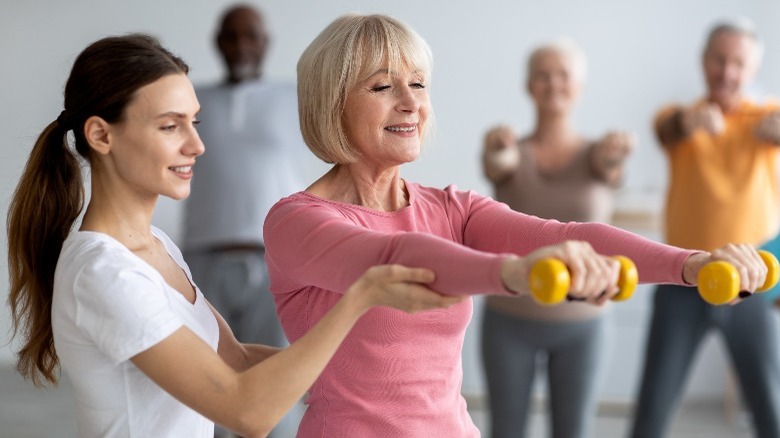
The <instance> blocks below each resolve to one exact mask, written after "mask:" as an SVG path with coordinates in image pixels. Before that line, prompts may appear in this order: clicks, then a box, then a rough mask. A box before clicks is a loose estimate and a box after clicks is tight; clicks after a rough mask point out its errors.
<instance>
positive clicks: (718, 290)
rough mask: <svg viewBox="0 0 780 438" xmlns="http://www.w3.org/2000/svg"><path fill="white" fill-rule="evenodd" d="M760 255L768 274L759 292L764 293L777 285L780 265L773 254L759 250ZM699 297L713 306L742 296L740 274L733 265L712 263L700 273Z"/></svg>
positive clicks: (722, 262) (705, 266)
mask: <svg viewBox="0 0 780 438" xmlns="http://www.w3.org/2000/svg"><path fill="white" fill-rule="evenodd" d="M758 255H760V256H761V260H763V261H764V264H766V267H767V269H768V272H767V274H766V280H764V285H763V286H761V287H760V288H759V289H758V291H757V292H764V291H766V290H769V289H771V288H772V287H774V286H775V285H776V284H777V280H778V278H779V277H780V264H778V262H777V258H775V256H774V255H772V253H771V252H768V251H764V250H759V251H758ZM699 295H701V297H702V298H703V299H704V301H706V302H708V303H710V304H713V305H716V306H718V305H721V304H726V303H729V302H731V301H732V300H734V299H735V298H737V296H738V295H740V291H739V273H738V272H737V268H735V267H734V265H732V264H731V263H728V262H724V261H717V262H710V263H707V264H706V265H704V267H703V268H701V270H700V271H699Z"/></svg>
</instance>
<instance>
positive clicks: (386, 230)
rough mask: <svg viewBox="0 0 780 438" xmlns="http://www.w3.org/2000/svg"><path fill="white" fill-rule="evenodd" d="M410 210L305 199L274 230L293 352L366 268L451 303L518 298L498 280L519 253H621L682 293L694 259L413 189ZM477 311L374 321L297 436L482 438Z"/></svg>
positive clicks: (276, 211)
mask: <svg viewBox="0 0 780 438" xmlns="http://www.w3.org/2000/svg"><path fill="white" fill-rule="evenodd" d="M404 183H405V186H406V189H407V191H408V194H409V206H408V207H405V208H402V209H400V210H398V211H394V212H383V211H376V210H371V209H368V208H365V207H361V206H358V205H351V204H345V203H340V202H334V201H329V200H326V199H322V198H319V197H316V196H314V195H311V194H308V193H305V192H300V193H296V194H294V195H291V196H289V197H287V198H284V199H282V200H281V201H279V202H278V203H277V204H276V205H275V206H274V207H273V208H272V209H271V211H270V213H269V215H268V218H267V219H266V222H265V226H264V238H265V244H266V260H267V262H268V268H269V271H270V278H271V291H272V292H273V294H274V298H275V301H276V306H277V312H278V314H279V318H280V320H281V323H282V326H283V327H284V330H285V332H286V334H287V337H288V338H289V339H290V341H291V342H294V341H296V340H297V339H298V338H300V337H301V336H303V335H304V334H305V333H306V332H307V331H308V330H309V329H310V328H311V327H312V326H313V325H314V324H315V323H317V321H319V319H320V318H322V316H323V315H324V314H325V313H326V312H328V310H329V309H330V308H331V307H333V305H334V304H335V303H336V302H337V301H338V300H339V298H340V297H341V295H342V294H343V293H344V291H346V290H347V288H348V287H349V286H350V285H351V284H352V283H353V282H355V280H357V279H358V277H360V275H362V274H363V273H364V272H365V271H366V269H368V268H369V267H371V266H375V265H380V264H389V263H396V264H401V265H406V266H412V267H426V268H430V269H432V270H433V271H434V272H435V273H436V280H435V282H434V283H432V284H431V288H432V289H434V290H436V291H438V292H440V293H442V294H468V295H473V294H510V292H509V291H507V290H506V289H505V288H504V286H503V284H502V281H501V278H500V273H499V271H500V267H501V263H502V261H503V260H504V258H505V257H506V256H507V254H509V253H513V254H517V255H520V256H523V255H525V254H527V253H529V252H531V251H533V250H534V249H537V248H540V247H543V246H547V245H552V244H556V243H560V242H563V241H566V240H585V241H589V242H590V243H591V244H592V245H593V247H594V248H595V249H596V251H598V252H599V253H602V254H607V255H614V254H623V255H626V256H628V257H630V258H631V259H633V260H634V262H635V263H636V265H637V268H638V270H639V273H640V281H641V282H645V283H673V284H683V280H682V266H683V263H684V261H685V259H686V258H687V257H688V256H689V255H690V254H692V253H693V251H685V250H681V249H678V248H675V247H672V246H668V245H665V244H661V243H657V242H654V241H651V240H648V239H645V238H642V237H640V236H637V235H635V234H631V233H628V232H626V231H623V230H620V229H618V228H614V227H611V226H609V225H604V224H596V223H575V222H570V223H561V222H557V221H554V220H543V219H540V218H537V217H534V216H529V215H524V214H522V213H517V212H514V211H512V210H510V209H509V208H508V207H507V206H506V205H505V204H502V203H499V202H496V201H494V200H492V199H490V198H487V197H483V196H480V195H478V194H476V193H474V192H463V191H458V190H457V188H455V187H452V186H450V187H448V188H446V189H444V190H441V189H433V188H428V187H423V186H420V185H418V184H414V183H409V182H406V181H404ZM471 314H472V301H471V300H466V301H464V302H462V303H460V304H458V305H455V306H452V307H450V308H448V309H439V310H431V311H426V312H422V313H418V314H414V315H410V314H407V313H404V312H402V311H399V310H395V309H391V308H385V307H377V308H374V309H371V310H370V311H369V312H367V313H366V314H365V315H364V316H363V317H362V318H361V319H360V320H359V321H358V322H357V324H356V325H355V327H354V328H353V329H352V331H351V332H350V334H349V335H348V336H347V338H346V339H345V340H344V342H343V344H342V345H341V347H340V348H339V349H338V351H337V352H336V354H335V356H334V357H333V359H332V360H331V361H330V363H329V364H328V365H327V367H326V368H325V370H324V371H323V373H322V375H321V376H320V377H319V378H318V379H317V381H316V382H315V384H314V385H313V386H312V388H311V389H310V392H309V396H308V397H307V400H306V403H307V404H308V405H309V407H308V409H307V411H306V413H305V415H304V417H303V420H302V422H301V425H300V428H299V430H298V436H299V437H303V438H309V437H328V438H331V437H393V438H395V437H405V438H415V437H419V438H436V437H442V438H461V437H478V436H479V431H478V429H477V428H476V427H475V426H474V423H473V422H472V421H471V418H470V417H469V414H468V412H467V410H466V402H465V400H464V399H463V397H462V396H461V394H460V390H461V381H462V364H461V349H462V346H463V340H464V335H465V331H466V326H467V325H468V323H469V321H470V319H471Z"/></svg>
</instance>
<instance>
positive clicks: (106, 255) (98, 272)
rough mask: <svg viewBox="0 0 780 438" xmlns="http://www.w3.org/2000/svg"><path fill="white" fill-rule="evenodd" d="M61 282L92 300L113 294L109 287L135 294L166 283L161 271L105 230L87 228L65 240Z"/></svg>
mask: <svg viewBox="0 0 780 438" xmlns="http://www.w3.org/2000/svg"><path fill="white" fill-rule="evenodd" d="M58 282H59V283H61V285H62V286H64V287H71V286H72V288H73V293H74V294H75V295H76V296H78V297H82V298H88V299H89V300H96V299H99V297H101V296H106V295H112V294H106V291H109V290H111V291H116V292H117V293H119V294H120V295H122V294H123V293H125V292H126V293H128V294H131V295H135V294H137V292H138V291H144V292H146V291H150V290H154V289H158V288H160V287H162V286H163V281H162V277H161V276H160V275H159V273H157V271H155V270H154V269H153V268H152V267H151V266H149V265H148V264H146V263H145V262H144V261H143V260H141V259H140V258H138V257H137V256H136V255H135V254H133V253H132V252H131V251H130V250H129V249H127V248H126V247H124V246H123V245H122V244H121V243H119V242H117V241H116V240H114V239H112V238H111V237H110V236H107V235H104V234H102V233H95V232H83V231H80V232H77V233H76V234H75V235H72V236H69V237H68V239H67V240H66V241H65V244H63V248H62V251H61V253H60V259H59V261H58V263H57V272H56V273H55V283H58Z"/></svg>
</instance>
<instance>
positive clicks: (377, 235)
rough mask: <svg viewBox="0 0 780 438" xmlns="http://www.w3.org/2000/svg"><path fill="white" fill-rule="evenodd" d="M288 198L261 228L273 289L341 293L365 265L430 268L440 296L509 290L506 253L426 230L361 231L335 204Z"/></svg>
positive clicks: (277, 290)
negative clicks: (310, 288) (505, 281)
mask: <svg viewBox="0 0 780 438" xmlns="http://www.w3.org/2000/svg"><path fill="white" fill-rule="evenodd" d="M289 199H291V198H288V200H287V201H281V202H280V203H278V204H277V205H276V206H275V207H274V208H273V209H271V212H270V213H269V215H268V218H267V219H266V222H265V226H264V239H265V244H266V261H267V263H268V268H269V270H270V271H271V273H272V275H271V279H272V284H271V289H272V290H273V291H274V292H275V293H285V292H290V291H293V290H297V289H300V288H301V287H306V286H315V287H319V288H322V289H326V290H330V291H334V292H339V293H343V292H344V291H346V289H347V288H348V287H349V286H350V285H352V283H354V282H355V281H356V280H357V279H358V277H359V276H360V275H362V274H363V273H364V272H365V271H366V270H367V269H368V268H370V267H372V266H376V265H382V264H400V265H404V266H409V267H425V268H429V269H431V270H433V271H434V272H435V273H436V280H435V281H434V283H432V284H431V285H430V287H431V289H433V290H435V291H437V292H440V293H443V294H449V295H463V294H511V292H510V291H508V290H507V289H506V288H505V287H504V285H503V283H502V281H501V276H500V270H501V264H502V261H503V260H504V258H505V257H506V255H502V254H496V253H493V252H484V251H477V250H474V249H472V248H468V247H467V246H464V245H461V244H459V243H456V242H453V241H450V240H447V239H444V238H441V237H438V236H435V235H432V234H427V233H419V232H393V231H391V230H387V231H375V230H371V229H367V228H364V227H362V226H360V225H357V224H356V223H354V222H352V221H351V220H349V219H347V218H346V217H345V216H344V215H343V214H341V213H340V212H339V211H338V210H337V209H336V208H332V207H330V206H328V205H325V204H318V203H309V202H300V201H295V200H289ZM274 274H276V275H274Z"/></svg>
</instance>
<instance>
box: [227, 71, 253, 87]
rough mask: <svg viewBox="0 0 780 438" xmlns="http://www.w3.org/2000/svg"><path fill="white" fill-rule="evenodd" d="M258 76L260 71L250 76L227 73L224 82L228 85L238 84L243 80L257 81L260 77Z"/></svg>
mask: <svg viewBox="0 0 780 438" xmlns="http://www.w3.org/2000/svg"><path fill="white" fill-rule="evenodd" d="M260 76H261V75H260V73H257V74H256V75H251V76H234V75H232V74H228V77H227V79H226V80H225V82H226V83H227V84H229V85H238V84H241V83H244V82H250V81H257V80H259V79H260Z"/></svg>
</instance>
